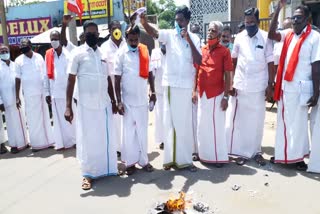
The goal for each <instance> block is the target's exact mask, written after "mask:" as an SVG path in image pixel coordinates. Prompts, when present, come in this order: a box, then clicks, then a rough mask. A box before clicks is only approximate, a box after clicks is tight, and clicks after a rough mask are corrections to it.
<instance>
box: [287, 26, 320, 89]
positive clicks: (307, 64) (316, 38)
mask: <svg viewBox="0 0 320 214" xmlns="http://www.w3.org/2000/svg"><path fill="white" fill-rule="evenodd" d="M306 29H307V28H305V29H304V30H303V32H305V31H306ZM289 32H291V31H284V32H281V41H282V42H283V41H284V39H285V36H286V35H287V34H288V33H289ZM301 35H302V34H300V35H296V34H294V36H293V38H292V40H291V43H290V45H289V48H288V52H287V57H286V60H285V66H284V71H286V70H287V66H288V63H289V60H290V58H291V55H292V51H293V49H294V47H295V46H296V44H297V42H298V40H299V38H300V36H301ZM316 61H320V34H319V33H318V32H317V31H315V30H311V33H310V34H309V36H308V37H307V38H306V39H305V40H304V42H303V44H302V46H301V49H300V53H299V61H298V64H297V67H296V70H295V73H294V76H293V80H292V81H290V82H288V81H286V80H284V81H283V85H282V89H285V88H286V91H288V90H289V91H291V90H294V91H296V89H297V86H298V85H299V84H298V83H299V82H300V81H311V80H312V67H311V64H312V63H314V62H316ZM284 74H285V72H283V75H284Z"/></svg>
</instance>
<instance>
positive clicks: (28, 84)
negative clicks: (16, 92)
mask: <svg viewBox="0 0 320 214" xmlns="http://www.w3.org/2000/svg"><path fill="white" fill-rule="evenodd" d="M15 63H16V77H17V78H20V79H21V84H22V91H23V95H24V96H27V97H29V96H35V95H42V94H43V93H44V77H45V75H46V70H45V69H46V68H45V62H44V59H43V57H42V56H41V55H40V54H38V53H35V52H33V54H32V57H31V58H29V57H27V56H26V55H24V54H21V55H20V56H18V57H17V59H16V60H15Z"/></svg>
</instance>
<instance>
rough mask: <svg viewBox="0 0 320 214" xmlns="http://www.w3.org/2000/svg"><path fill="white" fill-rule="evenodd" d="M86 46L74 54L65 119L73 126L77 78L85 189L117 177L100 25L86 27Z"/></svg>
mask: <svg viewBox="0 0 320 214" xmlns="http://www.w3.org/2000/svg"><path fill="white" fill-rule="evenodd" d="M83 30H84V34H85V38H86V43H85V44H83V45H81V46H80V47H78V48H76V49H74V50H73V51H72V52H71V61H70V63H69V67H68V73H69V77H68V85H67V104H66V111H65V115H64V116H65V119H66V120H67V121H68V122H70V123H72V122H74V121H73V108H72V95H73V90H74V85H75V80H76V78H77V87H78V104H77V127H76V129H77V131H76V138H77V157H78V159H79V161H80V164H81V172H82V176H83V180H82V189H83V190H89V189H91V184H92V181H93V179H97V178H98V177H101V176H109V175H117V173H118V170H117V153H116V145H117V144H116V142H115V140H114V137H113V135H112V134H111V133H113V132H112V123H113V122H112V119H113V117H112V113H116V108H117V106H116V102H115V98H114V93H113V86H112V82H111V78H110V76H108V67H107V62H106V60H105V59H104V57H103V54H102V52H101V50H100V48H99V47H98V46H97V42H98V38H99V33H98V26H97V24H96V23H94V22H93V21H86V22H85V23H84V25H83Z"/></svg>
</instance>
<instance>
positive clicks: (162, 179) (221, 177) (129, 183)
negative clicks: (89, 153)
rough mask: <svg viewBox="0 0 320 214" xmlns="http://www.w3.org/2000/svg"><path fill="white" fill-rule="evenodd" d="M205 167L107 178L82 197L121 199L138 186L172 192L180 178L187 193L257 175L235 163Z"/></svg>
mask: <svg viewBox="0 0 320 214" xmlns="http://www.w3.org/2000/svg"><path fill="white" fill-rule="evenodd" d="M203 166H204V167H205V169H203V168H201V169H198V171H197V172H190V171H189V170H187V169H182V170H171V171H164V170H162V169H161V170H160V169H155V171H153V172H152V173H147V172H145V171H143V170H137V172H136V173H135V174H134V175H131V176H124V177H106V178H102V179H100V180H97V181H95V182H94V184H93V188H92V190H91V191H90V192H85V193H82V194H80V196H81V197H89V196H95V197H105V196H110V195H117V196H119V197H127V196H129V195H130V194H131V188H132V187H133V186H134V185H136V184H145V185H156V186H157V187H158V188H159V189H160V190H170V189H171V188H172V187H173V184H172V181H173V180H174V179H175V177H178V176H180V177H184V178H185V179H186V181H185V183H184V185H183V187H182V188H181V190H182V191H185V192H187V191H188V190H189V189H190V187H192V186H193V185H194V184H196V183H197V182H198V181H208V182H211V183H214V184H217V183H223V182H225V181H226V180H227V179H228V177H229V176H230V175H231V174H234V175H254V174H256V173H257V170H255V169H252V168H250V167H247V166H242V167H239V166H236V165H235V164H233V163H230V164H228V165H226V166H225V167H223V168H215V167H214V166H211V165H207V164H206V165H203Z"/></svg>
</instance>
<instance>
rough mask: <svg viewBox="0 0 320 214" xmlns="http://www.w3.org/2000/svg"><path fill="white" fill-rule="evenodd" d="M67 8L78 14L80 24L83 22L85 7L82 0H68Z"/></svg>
mask: <svg viewBox="0 0 320 214" xmlns="http://www.w3.org/2000/svg"><path fill="white" fill-rule="evenodd" d="M67 8H68V10H70V11H71V12H74V13H76V14H77V15H78V17H79V18H80V22H81V21H82V13H83V6H82V2H81V0H68V4H67Z"/></svg>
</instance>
